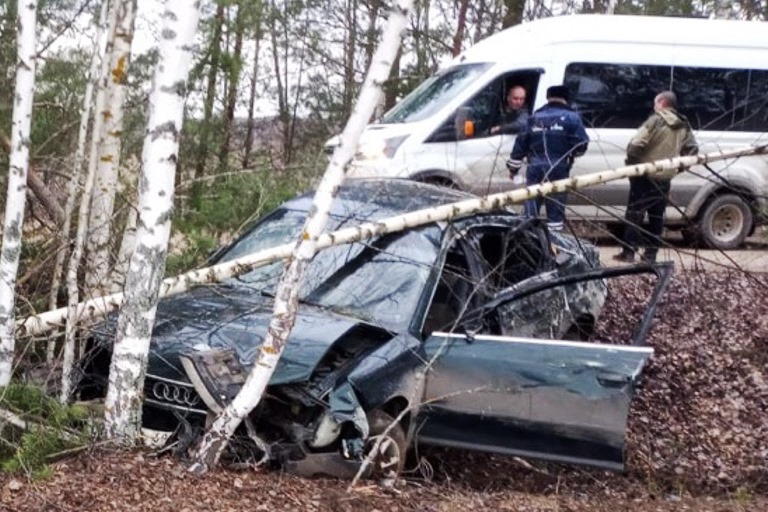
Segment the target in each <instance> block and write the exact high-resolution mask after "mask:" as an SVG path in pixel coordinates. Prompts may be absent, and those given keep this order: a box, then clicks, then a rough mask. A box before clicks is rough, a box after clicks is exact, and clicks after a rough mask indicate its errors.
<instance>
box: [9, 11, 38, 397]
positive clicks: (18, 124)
mask: <svg viewBox="0 0 768 512" xmlns="http://www.w3.org/2000/svg"><path fill="white" fill-rule="evenodd" d="M16 27H17V34H16V44H17V47H18V58H17V62H16V86H15V91H14V103H13V120H12V126H11V154H10V158H9V160H10V161H9V164H10V165H9V172H8V195H7V197H6V203H5V220H4V222H3V247H2V249H1V250H0V386H3V387H4V386H7V385H8V384H9V383H10V381H11V374H12V373H13V353H14V347H15V343H16V338H15V314H14V299H15V296H16V279H17V277H18V271H19V255H20V253H21V234H22V229H23V226H24V207H25V205H26V194H27V172H28V170H29V136H30V129H31V126H32V100H33V97H34V89H35V67H36V64H37V62H36V56H35V44H36V37H35V31H36V28H37V4H36V2H34V1H31V0H30V1H27V2H19V5H18V13H17V14H16Z"/></svg>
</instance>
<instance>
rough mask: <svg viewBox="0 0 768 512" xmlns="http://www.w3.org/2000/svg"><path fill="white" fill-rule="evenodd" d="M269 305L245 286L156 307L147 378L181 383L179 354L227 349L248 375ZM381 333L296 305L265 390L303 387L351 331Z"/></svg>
mask: <svg viewBox="0 0 768 512" xmlns="http://www.w3.org/2000/svg"><path fill="white" fill-rule="evenodd" d="M272 313H273V301H272V299H271V298H269V297H265V296H262V295H260V294H259V292H258V291H255V290H253V289H252V288H248V287H245V286H231V285H211V286H204V287H198V288H195V289H193V290H191V291H189V292H187V293H185V294H183V295H179V296H176V297H173V298H171V299H167V300H163V301H161V302H160V303H159V305H158V311H157V318H158V319H159V320H158V321H157V322H156V324H155V327H154V330H153V333H152V342H151V346H150V356H149V365H148V368H147V373H148V374H151V375H155V376H159V377H166V378H171V379H183V380H187V379H186V372H185V371H184V369H183V367H182V365H181V362H180V360H179V354H181V353H185V352H192V351H205V350H210V349H231V350H233V351H234V352H235V353H236V354H237V357H238V359H239V360H240V363H241V364H242V365H243V367H244V368H245V370H246V371H250V368H251V366H252V365H253V362H254V361H255V359H256V356H257V354H258V349H259V347H260V346H261V344H262V343H263V341H264V337H265V336H266V333H267V329H268V326H269V323H270V321H271V319H272ZM358 326H363V328H365V329H368V330H373V331H377V332H379V333H381V332H384V330H383V329H380V328H378V327H375V326H373V325H370V324H366V323H364V322H361V321H359V320H357V319H353V318H350V317H346V316H342V315H338V314H336V313H333V312H331V311H328V310H326V309H323V308H320V307H317V306H310V305H306V304H300V305H299V312H298V314H297V316H296V323H295V325H294V327H293V330H292V331H291V335H290V338H289V341H288V344H287V345H286V347H285V351H284V352H283V355H282V357H281V359H280V361H279V363H278V365H277V367H276V369H275V372H274V374H273V376H272V379H271V380H270V384H273V385H274V384H286V383H291V382H302V381H306V380H308V379H309V377H310V376H311V374H312V371H313V370H314V369H315V367H316V366H317V365H318V363H319V362H320V361H321V359H322V358H323V356H324V355H325V354H326V353H327V352H328V349H329V348H330V347H331V346H332V345H333V344H334V343H335V342H336V341H338V340H340V339H341V338H343V337H344V335H345V334H346V333H349V332H350V331H351V330H352V329H353V328H356V327H358Z"/></svg>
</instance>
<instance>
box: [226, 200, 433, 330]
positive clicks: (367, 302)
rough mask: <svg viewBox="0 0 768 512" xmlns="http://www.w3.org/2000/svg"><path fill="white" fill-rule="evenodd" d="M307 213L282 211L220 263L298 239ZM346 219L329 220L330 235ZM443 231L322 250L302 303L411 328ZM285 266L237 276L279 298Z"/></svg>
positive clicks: (280, 264) (417, 232) (312, 267)
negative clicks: (278, 283) (275, 293)
mask: <svg viewBox="0 0 768 512" xmlns="http://www.w3.org/2000/svg"><path fill="white" fill-rule="evenodd" d="M305 220H306V212H304V211H296V210H286V209H279V210H277V211H276V212H274V214H272V215H271V216H270V217H269V218H267V219H266V220H265V221H264V222H261V223H260V224H259V225H258V226H256V228H255V229H254V230H253V231H251V232H250V233H249V234H247V235H246V236H244V237H243V238H242V239H241V240H239V241H238V242H237V243H236V244H235V245H233V246H232V247H231V248H230V249H229V250H227V251H226V252H225V253H224V255H223V256H222V257H221V259H220V260H219V261H220V262H224V261H230V260H233V259H236V258H239V257H242V256H244V255H246V254H249V253H253V252H257V251H260V250H263V249H268V248H271V247H275V246H278V245H282V244H286V243H291V242H294V241H296V240H297V238H298V236H299V234H300V233H301V229H302V227H303V226H304V221H305ZM342 222H343V223H345V224H347V223H348V222H349V219H344V220H343V221H342V220H340V219H336V218H333V217H332V218H330V219H329V224H328V228H327V230H328V231H331V230H335V229H337V227H338V226H339V225H340V224H341V223H342ZM439 245H440V229H439V228H438V227H437V226H427V227H424V228H421V229H416V230H410V231H405V232H401V233H395V234H391V235H385V236H382V237H379V238H375V239H373V240H364V241H362V242H354V243H350V244H344V245H340V246H335V247H330V248H328V249H323V250H321V251H320V252H319V253H318V254H317V255H316V256H315V257H314V258H313V260H312V262H311V263H310V266H309V269H308V272H307V277H306V280H305V281H304V284H303V286H302V290H301V293H300V295H299V300H301V301H303V302H307V303H310V304H314V305H318V306H322V307H326V308H329V309H331V310H333V311H336V312H339V313H344V314H347V315H350V316H354V317H356V318H360V319H362V320H365V321H368V322H372V323H375V324H378V325H381V326H384V327H386V328H390V329H396V330H403V329H405V328H407V326H408V324H409V322H410V319H411V317H412V315H413V312H414V311H415V309H416V306H417V303H418V300H419V298H420V297H421V293H422V291H423V288H424V285H425V283H426V281H427V277H428V275H429V272H430V269H431V268H432V266H433V264H434V262H435V260H436V259H437V252H438V248H439ZM282 269H283V262H282V261H278V262H274V263H271V264H268V265H265V266H262V267H259V268H256V269H254V270H252V271H250V272H248V273H246V274H243V275H241V276H238V277H236V278H233V280H232V282H240V283H243V284H247V285H248V286H251V287H254V288H257V289H258V290H259V292H260V293H263V294H266V295H274V292H275V288H276V286H277V282H278V280H279V278H280V273H281V272H282Z"/></svg>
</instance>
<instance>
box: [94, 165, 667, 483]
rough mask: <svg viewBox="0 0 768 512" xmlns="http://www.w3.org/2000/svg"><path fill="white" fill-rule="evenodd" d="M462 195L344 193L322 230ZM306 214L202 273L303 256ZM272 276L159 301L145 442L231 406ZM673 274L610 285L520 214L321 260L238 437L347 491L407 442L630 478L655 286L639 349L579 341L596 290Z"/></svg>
mask: <svg viewBox="0 0 768 512" xmlns="http://www.w3.org/2000/svg"><path fill="white" fill-rule="evenodd" d="M469 197H471V196H469V195H467V194H465V193H463V192H460V191H456V190H450V189H447V188H442V187H434V186H431V185H427V184H421V183H416V182H413V181H407V180H374V181H367V180H358V181H355V180H352V181H348V182H347V183H346V184H345V185H344V186H342V187H341V189H340V190H339V193H338V197H337V198H336V199H335V201H334V203H333V206H332V210H331V212H330V218H329V225H328V228H327V230H328V231H331V230H335V229H339V228H342V227H347V226H355V225H358V224H360V223H362V222H367V221H375V220H378V219H383V218H387V217H391V216H394V215H398V214H402V213H406V212H409V211H415V210H420V209H423V208H427V207H431V206H436V205H441V204H445V203H449V202H454V201H457V200H462V199H467V198H469ZM312 199H313V196H312V195H311V194H307V195H303V196H301V197H298V198H296V199H293V200H290V201H287V202H286V203H284V204H283V205H282V206H280V207H279V208H277V209H276V210H275V211H273V212H272V213H270V214H268V215H266V216H265V217H264V218H263V219H261V220H260V221H258V222H257V223H255V225H253V226H252V227H251V228H249V229H247V230H245V232H244V233H243V234H242V235H241V236H240V237H239V238H237V239H236V240H235V241H234V242H233V243H232V244H230V245H229V246H227V247H224V248H223V249H221V250H220V251H218V252H217V253H216V254H215V255H214V256H213V257H212V260H211V261H210V263H211V264H213V263H220V262H224V261H229V260H233V259H236V258H238V257H241V256H243V255H245V254H249V253H253V252H256V251H259V250H262V249H266V248H270V247H274V246H277V245H280V244H284V243H288V242H292V241H295V240H296V239H297V237H298V236H299V234H300V233H301V229H302V227H303V225H304V221H305V219H306V215H307V212H308V210H309V209H310V207H311V205H312ZM282 268H283V262H274V263H271V264H268V265H266V266H262V267H259V268H256V269H254V270H251V271H250V272H247V273H245V274H243V275H240V276H238V277H235V278H231V279H228V280H226V281H224V282H221V283H217V284H207V285H201V286H197V287H195V288H193V289H191V290H189V291H187V292H185V293H183V294H181V295H177V296H173V297H169V298H165V299H162V300H161V301H160V302H159V305H158V309H157V316H156V323H155V326H154V330H153V333H152V340H151V347H150V356H149V362H148V368H147V374H146V382H145V388H144V395H145V396H144V409H143V426H144V427H145V428H147V429H151V430H154V431H163V432H177V433H179V432H190V431H193V430H194V428H198V429H199V428H201V427H203V426H204V425H205V424H206V421H210V419H211V418H212V417H213V416H214V415H215V414H216V413H218V412H220V411H221V410H223V408H224V407H225V406H226V405H227V403H228V402H229V401H230V400H231V399H232V398H233V397H234V396H235V394H236V393H237V392H238V390H239V389H240V387H241V386H242V384H243V382H244V381H245V377H246V376H247V374H248V372H249V371H250V370H251V367H252V365H253V362H254V360H255V359H256V354H257V350H258V348H259V346H260V344H261V343H262V342H263V339H264V337H265V335H266V332H267V327H268V325H269V322H270V319H271V316H272V311H273V298H274V293H275V288H276V285H277V282H278V279H279V277H280V273H281V270H282ZM668 270H669V269H668V268H666V267H664V265H658V266H654V267H650V266H638V267H627V268H622V269H601V268H600V265H599V259H598V252H597V250H596V248H595V247H594V246H592V245H590V244H589V243H586V242H584V241H581V240H578V239H575V238H571V237H568V236H564V235H561V234H554V233H549V232H548V231H547V228H546V225H545V223H543V222H542V221H540V220H538V219H526V218H523V217H521V216H519V215H517V214H515V213H514V212H512V211H511V210H510V211H507V210H499V211H494V212H491V213H478V214H475V215H471V216H468V217H465V218H462V219H458V220H453V221H450V222H434V223H431V224H428V225H425V226H421V227H416V228H411V229H406V230H404V231H402V232H398V233H393V234H387V235H383V236H379V237H376V238H373V239H370V240H363V241H360V242H354V243H347V244H343V245H340V246H335V247H331V248H328V249H325V250H322V251H320V252H319V253H318V254H317V255H316V256H315V257H314V259H313V260H312V262H311V264H310V267H309V271H308V274H307V278H306V281H305V282H304V283H303V285H302V287H301V292H300V305H299V312H298V316H297V319H296V323H295V327H294V328H293V331H292V332H291V335H290V338H289V342H288V344H287V346H286V348H285V352H284V354H283V356H282V358H281V360H280V362H279V364H278V365H277V367H276V369H275V372H274V374H273V376H272V379H271V380H270V382H269V385H268V387H267V390H266V392H265V396H264V397H263V399H262V400H261V402H260V404H259V405H258V406H257V408H256V409H255V410H254V411H253V412H252V413H251V414H250V416H249V417H248V418H247V420H246V421H245V425H244V427H243V429H244V431H245V432H246V434H245V435H244V438H245V439H246V440H247V439H250V440H252V441H253V443H251V445H252V449H253V450H254V451H255V452H259V454H258V456H257V460H259V461H264V460H267V461H269V462H270V463H272V464H275V465H279V466H280V467H282V468H285V469H287V470H289V471H293V472H295V473H298V474H302V475H316V474H325V475H336V476H341V477H348V476H351V475H354V474H355V472H356V471H357V470H358V468H359V465H360V461H361V459H362V458H363V456H364V454H366V453H368V452H369V451H370V450H371V449H372V446H377V451H376V453H374V454H373V457H371V458H372V459H373V461H374V464H373V465H372V469H371V471H372V473H378V474H397V473H398V472H400V471H401V470H402V469H403V464H404V463H405V453H406V451H407V450H408V448H409V447H410V446H412V445H413V444H414V443H423V444H434V445H445V446H456V447H462V448H469V449H478V450H486V451H492V452H499V453H508V454H516V455H521V456H526V457H534V458H543V459H547V460H554V461H562V462H570V463H583V464H589V465H596V466H600V467H606V468H614V469H615V468H621V467H622V463H623V446H624V431H625V424H626V419H627V412H628V408H629V403H630V400H631V397H632V393H633V387H634V384H635V382H636V380H637V378H638V376H639V374H640V371H641V369H642V367H643V364H644V362H645V361H646V360H647V359H648V357H649V356H650V355H651V353H652V349H651V348H649V347H646V346H644V345H643V341H644V338H645V334H647V329H648V327H649V324H650V320H649V318H650V316H649V315H651V314H652V309H653V307H655V303H656V301H657V299H658V294H659V293H660V290H661V288H660V287H661V286H662V284H663V283H664V282H665V279H659V282H660V283H662V284H659V288H658V289H657V292H656V297H655V300H654V301H653V304H652V306H651V307H650V308H649V310H648V311H647V312H646V316H645V317H644V320H643V322H642V323H641V325H640V328H639V329H638V331H637V332H636V335H635V338H634V341H633V343H632V344H626V345H615V344H610V343H594V342H590V341H589V339H590V336H591V333H592V330H593V328H594V325H595V322H596V319H597V318H598V316H599V315H600V312H601V310H602V308H603V305H604V303H605V300H606V293H607V285H606V280H607V279H609V278H610V277H611V276H614V275H619V274H622V273H623V274H627V273H632V272H647V273H653V274H656V275H659V276H661V277H665V275H666V274H665V272H667V271H668ZM666 278H668V276H667V277H666ZM115 325H116V319H115V318H114V317H113V318H111V319H108V320H106V321H105V322H103V323H102V324H101V325H99V326H98V327H97V328H95V329H93V331H92V332H91V334H90V336H89V339H88V343H87V345H88V347H89V353H90V354H91V357H89V358H88V359H87V361H86V363H84V365H83V366H82V368H83V374H84V375H83V379H82V382H81V385H80V390H81V394H82V395H83V398H88V397H95V396H99V395H100V394H103V393H104V392H105V386H106V382H107V372H108V368H109V358H110V347H111V343H112V340H113V338H114V332H115ZM383 435H384V438H382V437H381V436H383ZM376 440H383V442H379V443H376Z"/></svg>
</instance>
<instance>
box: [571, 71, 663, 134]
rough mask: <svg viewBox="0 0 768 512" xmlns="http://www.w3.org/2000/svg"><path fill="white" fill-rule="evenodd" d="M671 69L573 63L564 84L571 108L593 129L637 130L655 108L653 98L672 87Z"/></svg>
mask: <svg viewBox="0 0 768 512" xmlns="http://www.w3.org/2000/svg"><path fill="white" fill-rule="evenodd" d="M671 74H672V68H671V67H670V66H647V65H641V64H599V63H578V62H576V63H571V64H568V66H567V67H566V68H565V81H564V82H565V84H566V85H567V86H568V88H569V89H570V92H571V98H572V102H571V106H572V107H573V108H575V109H576V110H578V111H579V113H580V114H581V116H582V119H583V120H584V124H585V125H586V126H588V127H591V128H637V127H638V126H640V124H641V123H642V122H643V121H645V120H646V118H647V117H648V114H649V113H650V111H651V108H653V98H654V97H655V96H656V94H657V93H658V92H659V91H663V90H665V89H668V88H669V85H670V80H671Z"/></svg>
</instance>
